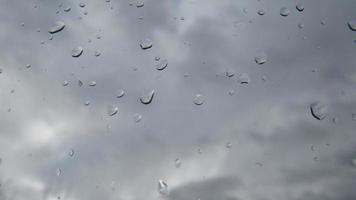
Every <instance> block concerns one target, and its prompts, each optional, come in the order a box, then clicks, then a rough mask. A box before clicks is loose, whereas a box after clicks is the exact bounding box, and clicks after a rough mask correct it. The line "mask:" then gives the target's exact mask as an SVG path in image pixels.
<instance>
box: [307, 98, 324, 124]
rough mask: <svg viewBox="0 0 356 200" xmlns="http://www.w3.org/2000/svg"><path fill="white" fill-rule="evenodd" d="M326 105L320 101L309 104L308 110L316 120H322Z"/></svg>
mask: <svg viewBox="0 0 356 200" xmlns="http://www.w3.org/2000/svg"><path fill="white" fill-rule="evenodd" d="M326 109H327V108H326V106H325V105H324V104H322V103H321V102H320V101H317V102H314V103H312V104H310V111H311V114H312V115H313V117H314V118H315V119H317V120H323V119H324V118H325V117H326Z"/></svg>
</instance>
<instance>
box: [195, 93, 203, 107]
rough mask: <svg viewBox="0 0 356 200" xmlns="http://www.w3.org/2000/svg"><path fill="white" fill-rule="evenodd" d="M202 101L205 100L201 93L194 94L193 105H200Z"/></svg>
mask: <svg viewBox="0 0 356 200" xmlns="http://www.w3.org/2000/svg"><path fill="white" fill-rule="evenodd" d="M204 102H205V100H204V97H203V95H201V94H196V95H195V96H194V99H193V103H194V104H195V105H198V106H200V105H203V104H204Z"/></svg>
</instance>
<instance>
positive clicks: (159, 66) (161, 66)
mask: <svg viewBox="0 0 356 200" xmlns="http://www.w3.org/2000/svg"><path fill="white" fill-rule="evenodd" d="M167 66H168V60H167V59H164V60H161V61H160V62H159V63H158V64H157V65H156V69H157V70H159V71H161V70H164V69H165V68H166V67H167Z"/></svg>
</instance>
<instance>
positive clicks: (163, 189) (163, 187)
mask: <svg viewBox="0 0 356 200" xmlns="http://www.w3.org/2000/svg"><path fill="white" fill-rule="evenodd" d="M158 192H159V194H161V195H165V196H166V195H169V190H168V185H167V183H165V182H164V181H162V180H161V179H160V180H158Z"/></svg>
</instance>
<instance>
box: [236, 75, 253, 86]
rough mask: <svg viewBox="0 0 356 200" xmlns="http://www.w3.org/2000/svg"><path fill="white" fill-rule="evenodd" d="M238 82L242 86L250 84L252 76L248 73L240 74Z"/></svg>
mask: <svg viewBox="0 0 356 200" xmlns="http://www.w3.org/2000/svg"><path fill="white" fill-rule="evenodd" d="M237 81H238V82H239V83H240V84H249V83H250V81H251V80H250V75H249V74H248V73H241V74H239V76H238V77H237Z"/></svg>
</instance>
